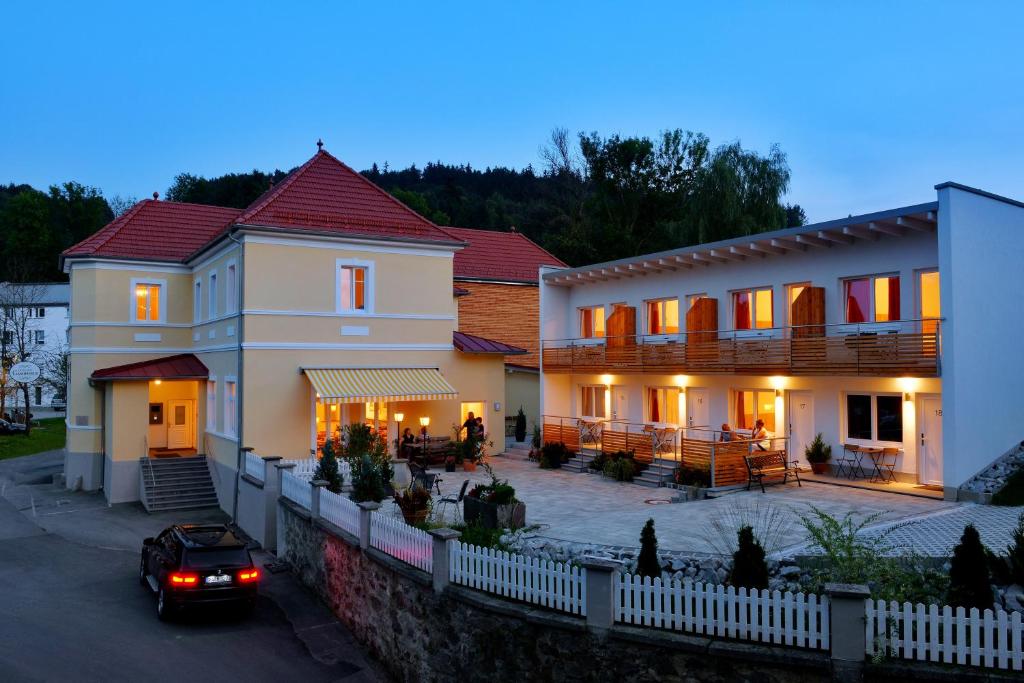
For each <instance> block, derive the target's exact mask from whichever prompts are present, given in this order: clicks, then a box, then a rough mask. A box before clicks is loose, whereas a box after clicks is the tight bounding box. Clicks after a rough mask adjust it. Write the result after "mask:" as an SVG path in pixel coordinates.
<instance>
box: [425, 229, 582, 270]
mask: <svg viewBox="0 0 1024 683" xmlns="http://www.w3.org/2000/svg"><path fill="white" fill-rule="evenodd" d="M444 230H445V232H448V233H450V234H451V235H453V236H454V237H455V238H457V239H459V240H462V241H463V242H467V243H468V246H466V247H465V248H464V249H462V250H460V251H457V252H455V265H454V269H455V279H456V280H458V279H459V278H465V279H469V280H477V279H479V280H499V281H504V282H537V271H538V269H539V268H540V267H541V266H557V267H560V268H566V267H568V266H567V265H566V264H565V263H562V262H561V261H560V260H558V259H557V258H555V257H554V256H552V255H551V254H550V253H548V252H547V251H545V250H544V249H542V248H541V247H540V246H538V245H537V244H536V243H535V242H533V241H531V240H530V239H529V238H528V237H526V236H525V235H523V234H522V233H519V232H498V231H496V230H474V229H472V228H451V227H446V228H445V229H444Z"/></svg>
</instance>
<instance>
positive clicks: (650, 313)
mask: <svg viewBox="0 0 1024 683" xmlns="http://www.w3.org/2000/svg"><path fill="white" fill-rule="evenodd" d="M677 332H679V299H660V300H657V301H648V302H647V334H676V333H677Z"/></svg>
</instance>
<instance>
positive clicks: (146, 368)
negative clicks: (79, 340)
mask: <svg viewBox="0 0 1024 683" xmlns="http://www.w3.org/2000/svg"><path fill="white" fill-rule="evenodd" d="M209 375H210V371H209V370H207V369H206V366H205V365H203V362H202V361H201V360H199V359H198V358H196V356H195V355H194V354H191V353H182V354H179V355H177V356H166V357H164V358H154V359H153V360H144V361H140V362H138V363H128V364H127V365H115V366H113V367H110V368H102V369H100V370H95V371H93V373H92V377H91V378H90V379H95V380H103V381H109V380H150V379H206V378H207V377H209Z"/></svg>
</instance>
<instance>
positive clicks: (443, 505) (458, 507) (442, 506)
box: [437, 479, 469, 524]
mask: <svg viewBox="0 0 1024 683" xmlns="http://www.w3.org/2000/svg"><path fill="white" fill-rule="evenodd" d="M467 488H469V479H466V480H465V481H463V482H462V488H461V489H459V494H458V495H457V496H456V495H450V496H445V497H443V498H442V499H441V500H439V501H438V507H437V516H438V520H437V521H439V522H440V523H441V524H444V511H445V510H447V509H448V506H449V505H454V506H455V513H456V514H457V515H458V518H459V519H461V518H462V500H463V499H464V498H465V497H466V489H467Z"/></svg>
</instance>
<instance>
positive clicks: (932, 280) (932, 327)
mask: <svg viewBox="0 0 1024 683" xmlns="http://www.w3.org/2000/svg"><path fill="white" fill-rule="evenodd" d="M941 317H942V309H941V307H940V306H939V271H937V270H933V271H930V272H927V273H921V320H922V321H923V322H922V323H921V331H922V332H924V333H925V334H935V333H936V332H937V331H938V329H939V324H938V322H936V321H937V320H938V319H939V318H941Z"/></svg>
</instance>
